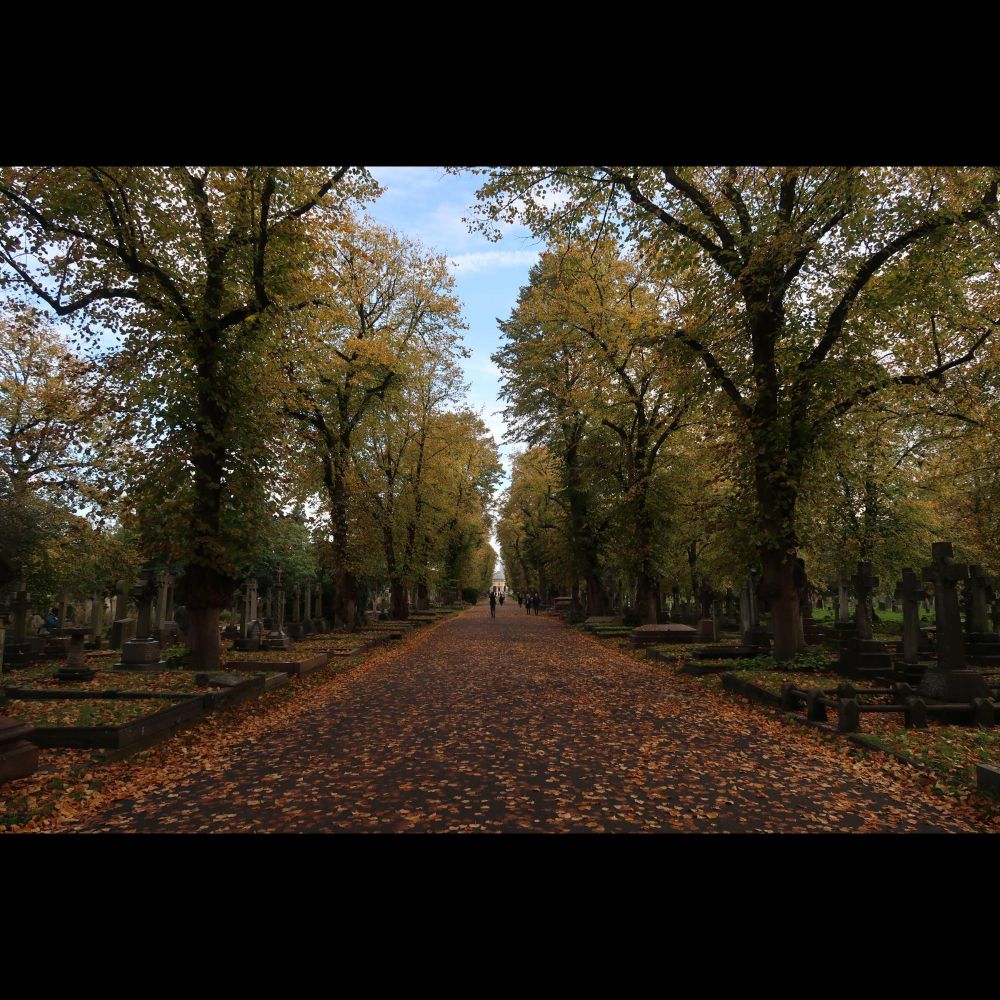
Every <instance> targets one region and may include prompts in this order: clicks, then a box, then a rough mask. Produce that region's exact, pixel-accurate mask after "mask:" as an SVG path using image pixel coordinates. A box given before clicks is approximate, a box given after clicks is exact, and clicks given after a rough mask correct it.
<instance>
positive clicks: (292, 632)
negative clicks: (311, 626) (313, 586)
mask: <svg viewBox="0 0 1000 1000" xmlns="http://www.w3.org/2000/svg"><path fill="white" fill-rule="evenodd" d="M301 596H302V590H301V588H300V587H299V585H298V584H295V587H294V589H293V590H292V620H291V621H290V622H289V623H288V627H287V629H286V630H285V631H286V632H287V633H288V637H289V638H290V639H296V640H298V639H301V638H302V637H303V635H305V632H304V631H303V628H302V618H301V616H300V614H299V610H300V606H301Z"/></svg>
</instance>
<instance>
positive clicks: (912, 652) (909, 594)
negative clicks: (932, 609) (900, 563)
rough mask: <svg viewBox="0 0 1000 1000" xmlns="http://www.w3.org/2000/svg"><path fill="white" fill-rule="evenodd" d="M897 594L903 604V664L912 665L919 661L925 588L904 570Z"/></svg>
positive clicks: (915, 576)
mask: <svg viewBox="0 0 1000 1000" xmlns="http://www.w3.org/2000/svg"><path fill="white" fill-rule="evenodd" d="M898 593H899V597H900V599H901V600H902V602H903V662H904V663H911V664H913V663H917V662H918V659H919V658H918V656H917V649H918V647H919V644H920V602H921V601H922V600H923V599H924V598H925V597H926V596H927V588H926V587H924V585H923V584H922V583H921V582H920V580H919V579H918V578H917V574H916V573H914V572H913V570H912V569H904V570H903V579H902V580H901V581H900V583H899V590H898Z"/></svg>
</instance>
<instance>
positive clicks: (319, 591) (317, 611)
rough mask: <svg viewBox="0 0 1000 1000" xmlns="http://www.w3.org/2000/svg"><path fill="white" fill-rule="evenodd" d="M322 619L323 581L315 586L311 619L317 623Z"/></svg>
mask: <svg viewBox="0 0 1000 1000" xmlns="http://www.w3.org/2000/svg"><path fill="white" fill-rule="evenodd" d="M322 617H323V581H322V580H320V581H319V582H318V583H317V584H316V603H315V604H314V605H313V618H314V619H315V620H316V621H319V620H320V619H322Z"/></svg>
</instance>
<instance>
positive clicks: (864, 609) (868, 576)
mask: <svg viewBox="0 0 1000 1000" xmlns="http://www.w3.org/2000/svg"><path fill="white" fill-rule="evenodd" d="M851 583H852V584H854V595H855V597H856V599H857V602H858V604H857V608H856V609H855V617H854V620H855V622H856V624H857V635H858V638H859V639H871V638H872V637H873V635H872V620H871V617H870V616H869V614H868V599H869V598H870V597H871V594H872V591H873V590H874V589H875V588H876V587H877V586H878V583H879V578H878V577H877V576H872V564H871V563H870V562H859V563H858V571H857V573H855V574H854V576H853V577H851Z"/></svg>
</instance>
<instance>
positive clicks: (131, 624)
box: [111, 618, 135, 652]
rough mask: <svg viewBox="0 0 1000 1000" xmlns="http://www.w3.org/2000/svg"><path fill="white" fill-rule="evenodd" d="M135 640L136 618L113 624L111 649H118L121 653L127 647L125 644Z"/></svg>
mask: <svg viewBox="0 0 1000 1000" xmlns="http://www.w3.org/2000/svg"><path fill="white" fill-rule="evenodd" d="M134 638H135V619H134V618H119V619H118V620H117V621H115V622H112V623H111V648H112V649H117V650H118V651H119V652H121V651H122V649H123V648H124V646H125V643H126V642H128V641H129V639H134Z"/></svg>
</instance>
